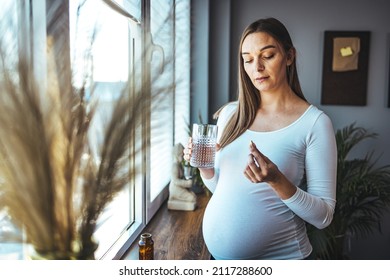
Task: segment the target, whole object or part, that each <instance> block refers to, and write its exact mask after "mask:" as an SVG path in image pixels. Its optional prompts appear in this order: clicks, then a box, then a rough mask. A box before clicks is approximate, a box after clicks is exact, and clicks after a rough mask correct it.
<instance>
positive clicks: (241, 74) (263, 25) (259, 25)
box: [214, 18, 306, 148]
mask: <svg viewBox="0 0 390 280" xmlns="http://www.w3.org/2000/svg"><path fill="white" fill-rule="evenodd" d="M256 32H265V33H267V34H269V35H270V36H272V37H273V38H274V39H275V40H276V41H278V43H279V44H280V45H281V46H282V48H283V50H284V51H285V53H288V52H289V51H290V50H291V49H294V46H293V43H292V40H291V37H290V34H289V33H288V31H287V29H286V27H285V26H284V25H283V24H282V23H281V22H280V21H279V20H277V19H275V18H267V19H260V20H257V21H255V22H253V23H251V24H250V25H249V26H248V27H247V28H246V29H245V30H244V32H243V34H242V36H241V40H240V46H239V51H238V65H239V68H238V108H237V110H236V111H235V113H234V114H233V115H232V117H231V118H230V120H229V121H228V123H227V125H226V127H225V129H224V131H223V132H222V135H221V139H220V143H219V144H220V145H221V148H223V147H225V146H227V145H228V144H230V143H231V142H233V141H234V140H235V139H236V138H238V137H239V136H240V135H241V134H243V133H244V132H245V131H246V130H247V129H248V128H249V127H250V126H251V124H252V123H253V121H254V119H255V117H256V112H257V110H258V109H259V107H260V103H261V99H260V94H259V91H258V89H256V88H255V86H254V85H253V83H252V81H251V80H250V78H249V77H248V75H247V74H246V73H245V70H244V63H243V59H242V56H241V49H242V44H243V42H244V40H245V38H246V37H247V36H248V35H249V34H252V33H256ZM286 73H287V79H288V84H289V86H290V87H291V89H292V90H293V91H294V93H295V94H296V95H297V96H299V97H300V98H302V99H303V100H306V98H305V97H304V95H303V93H302V90H301V86H300V83H299V79H298V73H297V67H296V59H295V57H294V59H293V62H292V64H291V65H290V66H287V67H286ZM220 111H221V110H218V112H217V113H216V114H215V115H214V116H215V117H218V115H219V112H220Z"/></svg>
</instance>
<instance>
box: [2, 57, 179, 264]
mask: <svg viewBox="0 0 390 280" xmlns="http://www.w3.org/2000/svg"><path fill="white" fill-rule="evenodd" d="M0 55H1V77H0V92H1V94H0V178H1V181H0V205H4V206H6V208H7V211H8V213H9V214H10V216H11V217H12V218H13V219H14V220H15V221H16V222H17V223H18V225H19V226H20V227H22V228H23V230H24V231H25V233H26V237H27V242H28V243H30V244H31V245H32V246H33V247H34V249H35V251H36V252H37V253H38V254H41V255H42V256H44V257H45V258H50V259H90V258H94V252H95V250H96V248H97V244H96V243H95V241H94V239H93V234H94V232H95V229H96V221H97V219H98V218H99V216H100V214H101V213H102V211H103V210H104V208H105V206H106V205H107V204H108V203H109V202H110V201H112V199H113V198H114V196H115V195H116V194H117V193H118V192H119V191H121V190H122V189H123V188H124V186H125V185H126V184H127V183H128V182H129V181H130V180H131V178H132V177H133V176H134V175H135V173H136V172H138V170H137V169H136V168H135V167H133V168H130V170H129V169H128V168H127V167H128V165H129V158H131V157H132V156H134V155H135V153H139V152H140V151H142V150H143V149H144V146H141V147H139V145H136V144H135V142H134V135H135V133H136V131H137V130H139V129H140V128H141V127H142V126H143V125H145V120H147V118H148V115H149V113H150V110H152V108H153V110H162V109H163V108H158V107H157V105H156V104H159V102H158V99H159V98H163V97H164V96H166V94H169V93H170V92H172V91H171V89H170V88H164V89H160V90H157V91H156V92H152V93H150V92H146V94H145V92H142V90H143V89H142V87H141V86H140V87H139V89H135V90H134V85H130V84H128V85H127V86H126V88H125V89H124V90H123V91H122V93H121V95H120V97H119V99H118V100H117V101H116V103H115V105H114V109H113V110H112V115H111V116H110V117H109V121H108V124H107V127H106V130H105V133H104V137H103V143H102V145H101V150H100V154H99V160H98V161H97V159H96V158H95V157H94V156H93V154H92V153H91V146H90V142H89V141H88V132H89V131H90V124H91V121H92V119H93V117H94V113H95V110H96V104H93V103H92V104H91V103H88V102H87V101H86V98H85V87H82V88H81V89H76V88H74V87H73V86H72V83H71V82H70V81H67V79H68V77H69V75H68V74H69V73H67V72H66V71H64V70H63V68H61V70H59V69H60V68H59V67H57V65H56V64H55V61H58V59H59V58H61V57H60V56H61V55H62V54H61V53H53V54H52V55H50V54H49V55H48V62H49V63H48V67H49V69H48V73H49V78H48V84H47V87H46V89H45V90H44V91H42V87H41V86H40V85H39V84H38V81H37V80H36V79H35V78H34V77H35V75H34V72H33V71H32V67H31V64H30V62H29V61H28V60H27V59H25V58H23V57H20V58H19V60H18V62H17V64H16V65H15V66H16V67H15V68H12V67H11V68H10V67H9V65H8V64H7V63H6V55H5V52H3V51H1V52H0ZM59 85H61V86H59ZM144 141H145V142H146V141H147V139H146V138H144Z"/></svg>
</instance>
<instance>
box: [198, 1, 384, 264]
mask: <svg viewBox="0 0 390 280" xmlns="http://www.w3.org/2000/svg"><path fill="white" fill-rule="evenodd" d="M193 3H194V4H193V5H194V6H195V11H196V6H198V7H197V9H199V6H201V7H203V8H204V9H206V10H207V11H208V13H207V20H208V21H207V22H208V24H209V26H208V28H209V32H208V33H207V34H209V37H207V36H206V34H205V33H203V32H206V31H207V30H206V27H204V29H203V32H202V34H203V35H202V36H198V37H196V38H193V39H194V44H199V42H202V40H203V38H206V37H207V43H206V44H204V45H203V47H204V48H203V49H201V50H199V49H198V50H197V52H198V57H197V59H199V58H200V56H199V52H200V53H203V54H204V55H205V57H207V60H202V64H203V66H205V65H208V67H207V69H205V68H203V70H205V71H202V72H198V74H199V75H198V76H197V77H196V79H193V80H192V82H193V84H194V85H196V84H197V83H198V82H201V83H202V82H203V81H206V80H207V83H208V85H207V87H204V90H203V91H202V92H200V91H197V90H193V91H192V97H193V103H192V104H193V106H194V108H196V107H197V106H198V107H204V108H207V109H206V111H205V113H204V118H205V119H207V120H208V121H209V122H212V120H211V118H210V116H211V114H212V113H213V112H215V110H217V109H218V108H219V107H220V106H221V105H223V104H224V103H225V102H227V101H229V99H235V97H236V88H237V51H238V44H239V38H240V35H241V32H242V31H243V29H244V28H245V27H246V26H247V25H248V24H249V23H251V22H253V21H254V20H256V19H258V18H263V17H271V16H272V17H276V18H278V19H279V20H281V21H282V22H283V23H284V24H285V25H286V26H287V28H288V30H289V31H290V34H291V36H292V39H293V42H294V44H295V47H296V48H297V55H298V57H297V61H298V71H299V76H300V81H301V86H302V88H303V91H304V94H305V96H306V98H307V99H308V101H309V102H310V103H312V104H314V105H316V106H317V107H319V108H320V109H322V110H324V111H325V112H326V113H327V114H328V115H329V116H330V118H331V119H332V121H333V124H334V128H335V129H339V128H342V127H344V126H346V125H349V124H351V123H352V122H356V124H357V125H359V126H363V127H365V128H367V129H369V130H370V131H373V132H376V133H378V134H379V136H378V138H377V139H375V140H368V141H366V142H364V143H362V144H361V145H360V146H359V147H360V148H359V149H358V150H356V151H354V153H353V156H361V155H364V154H365V153H367V152H368V151H371V150H372V149H375V155H376V156H381V157H380V159H379V161H378V164H380V165H384V164H390V147H389V144H388V143H390V123H389V121H390V108H387V104H388V98H389V97H388V92H389V80H388V79H389V78H388V77H389V64H390V1H388V0H343V1H339V0H328V1H311V0H295V1H284V0H273V1H263V0H194V1H193ZM198 15H199V14H198ZM199 16H200V17H198V18H196V19H195V21H202V20H201V17H202V16H203V17H204V16H205V15H204V14H203V15H199ZM203 23H204V21H203ZM196 29H197V28H196V27H195V30H196ZM325 30H344V31H350V30H356V31H371V42H370V53H369V76H368V89H367V91H368V93H367V105H366V106H323V105H321V104H320V100H321V83H322V59H323V43H324V42H323V35H324V31H325ZM194 46H195V45H194ZM193 62H194V65H193V66H194V69H197V66H196V65H197V63H199V62H198V61H196V60H195V59H194V61H193ZM227 71H228V72H227ZM206 88H207V89H206ZM202 98H203V99H204V98H207V103H200V101H199V100H202ZM194 116H196V115H194V114H192V115H191V117H192V119H191V120H192V121H196V119H194ZM382 226H383V233H382V234H379V233H378V234H375V235H374V236H372V237H371V238H368V239H364V240H353V241H352V243H351V244H350V254H351V258H355V259H390V210H389V211H388V213H387V215H386V216H385V218H384V219H383V223H382Z"/></svg>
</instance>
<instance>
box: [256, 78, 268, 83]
mask: <svg viewBox="0 0 390 280" xmlns="http://www.w3.org/2000/svg"><path fill="white" fill-rule="evenodd" d="M266 79H268V77H259V78H256V79H255V80H256V81H257V82H258V83H262V82H264V81H265V80H266Z"/></svg>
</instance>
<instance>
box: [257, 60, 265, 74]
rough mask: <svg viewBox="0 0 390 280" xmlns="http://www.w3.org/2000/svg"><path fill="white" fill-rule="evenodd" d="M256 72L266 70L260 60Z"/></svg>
mask: <svg viewBox="0 0 390 280" xmlns="http://www.w3.org/2000/svg"><path fill="white" fill-rule="evenodd" d="M256 66H257V67H256V70H257V71H263V70H264V64H263V63H262V61H261V60H260V59H259V60H258V61H257V63H256Z"/></svg>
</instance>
